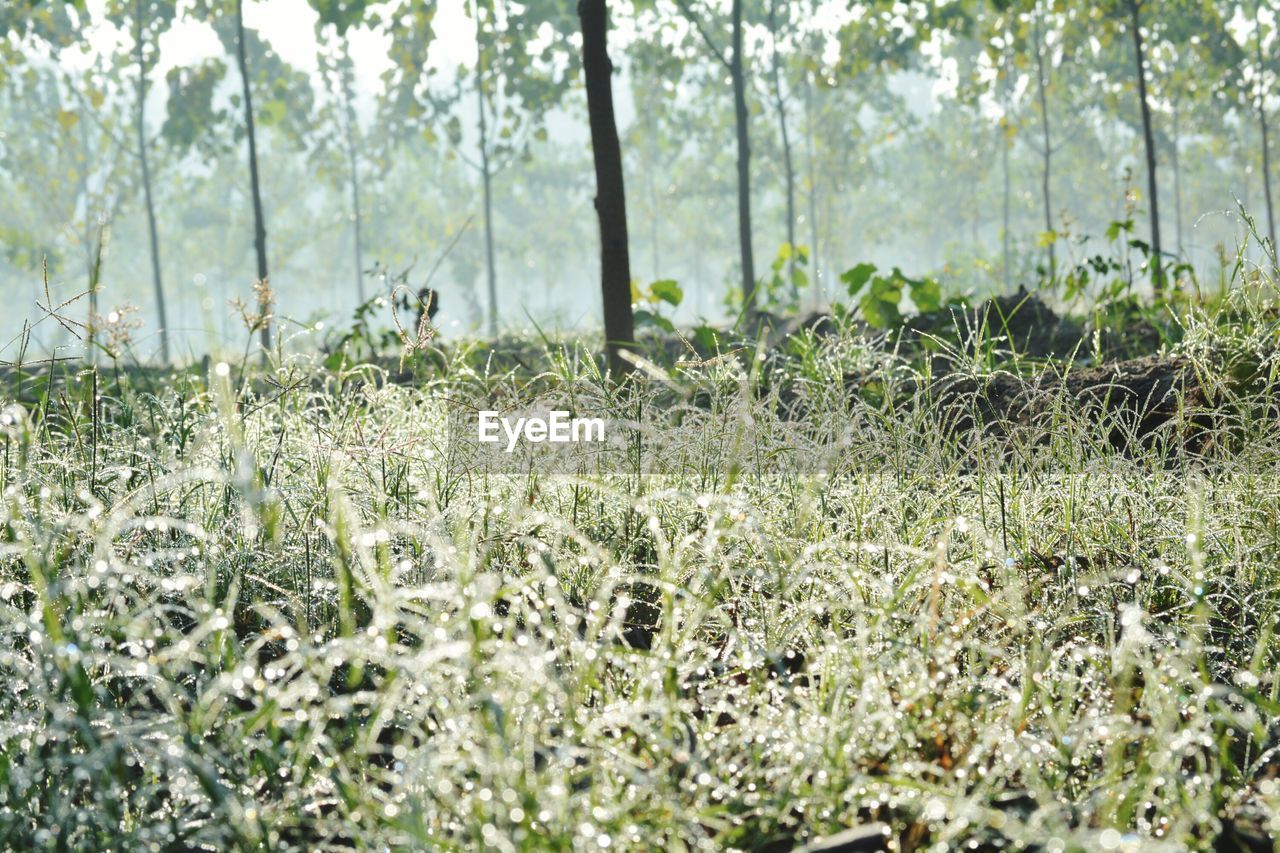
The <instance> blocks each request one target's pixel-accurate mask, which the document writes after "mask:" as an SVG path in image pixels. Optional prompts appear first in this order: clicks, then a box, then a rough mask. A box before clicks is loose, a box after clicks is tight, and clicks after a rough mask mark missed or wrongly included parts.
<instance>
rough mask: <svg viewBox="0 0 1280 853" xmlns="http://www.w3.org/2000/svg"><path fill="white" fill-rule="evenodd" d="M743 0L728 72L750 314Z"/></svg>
mask: <svg viewBox="0 0 1280 853" xmlns="http://www.w3.org/2000/svg"><path fill="white" fill-rule="evenodd" d="M742 37H743V33H742V0H733V48H732V51H731V53H730V55H729V76H730V77H731V78H732V80H733V116H734V125H735V128H736V130H737V136H738V250H739V252H740V253H741V255H742V304H743V310H744V313H746V314H750V313H751V312H752V310H754V308H755V304H756V266H755V259H754V257H753V255H752V252H751V136H750V130H749V127H748V124H747V121H748V118H749V114H748V112H747V80H746V72H745V71H744V70H743V61H744V57H743V52H744V48H743V44H742Z"/></svg>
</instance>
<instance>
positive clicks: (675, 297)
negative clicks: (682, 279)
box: [649, 278, 684, 307]
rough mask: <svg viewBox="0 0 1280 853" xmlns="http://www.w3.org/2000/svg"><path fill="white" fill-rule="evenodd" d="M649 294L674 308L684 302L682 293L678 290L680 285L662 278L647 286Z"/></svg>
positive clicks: (672, 280)
mask: <svg viewBox="0 0 1280 853" xmlns="http://www.w3.org/2000/svg"><path fill="white" fill-rule="evenodd" d="M649 292H650V293H651V294H653V296H654V298H656V299H661V300H662V301H663V302H666V303H667V304H669V305H672V306H675V307H679V305H680V303H681V302H683V301H684V291H683V290H681V289H680V285H678V284H676V282H675V279H670V278H664V279H660V280H658V281H655V282H654V283H653V284H651V285H649Z"/></svg>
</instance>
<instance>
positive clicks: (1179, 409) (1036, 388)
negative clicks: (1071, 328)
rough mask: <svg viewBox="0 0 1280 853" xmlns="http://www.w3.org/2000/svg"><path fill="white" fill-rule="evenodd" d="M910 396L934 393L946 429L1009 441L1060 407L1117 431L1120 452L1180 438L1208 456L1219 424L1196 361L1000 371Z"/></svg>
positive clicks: (948, 379) (919, 389) (1113, 437)
mask: <svg viewBox="0 0 1280 853" xmlns="http://www.w3.org/2000/svg"><path fill="white" fill-rule="evenodd" d="M907 390H908V391H909V392H910V393H922V394H928V395H929V397H930V401H929V402H930V403H931V406H930V408H931V409H932V410H933V411H934V412H936V414H937V417H938V418H939V420H940V422H941V424H942V426H943V427H944V429H947V430H948V431H949V432H952V433H958V432H966V431H969V430H972V429H974V428H975V427H978V428H980V429H981V430H982V431H983V432H986V433H997V434H1009V433H1012V432H1013V431H1015V430H1017V429H1018V428H1020V427H1029V426H1032V425H1035V424H1043V423H1044V422H1045V421H1046V419H1048V418H1051V417H1054V416H1055V415H1056V414H1057V413H1058V412H1059V407H1061V406H1066V407H1067V408H1068V409H1069V410H1071V411H1073V412H1075V413H1076V414H1079V415H1081V416H1083V417H1085V418H1089V419H1092V420H1095V421H1101V422H1105V423H1107V424H1109V425H1110V427H1111V428H1110V430H1109V437H1110V441H1111V444H1112V446H1113V447H1115V448H1116V449H1118V450H1129V449H1132V448H1134V445H1135V443H1136V444H1138V445H1142V446H1147V445H1149V444H1150V442H1151V441H1153V440H1155V439H1156V438H1157V437H1158V436H1160V435H1162V434H1166V433H1170V432H1171V431H1172V432H1173V433H1176V434H1177V435H1178V436H1180V437H1181V438H1182V440H1183V441H1184V442H1186V443H1187V444H1188V445H1189V446H1192V447H1195V448H1199V449H1203V448H1204V443H1205V441H1206V434H1207V433H1208V432H1209V431H1210V430H1211V427H1212V425H1211V424H1209V423H1207V422H1206V419H1207V410H1208V407H1209V403H1210V394H1209V391H1208V389H1207V388H1206V387H1205V386H1204V385H1203V384H1202V382H1201V379H1200V377H1199V375H1198V374H1197V372H1196V370H1195V368H1194V365H1193V364H1192V362H1191V361H1190V360H1189V359H1186V358H1183V357H1178V356H1144V357H1142V358H1135V359H1128V360H1125V361H1116V362H1111V363H1108V364H1104V365H1100V366H1097V367H1085V368H1074V369H1066V370H1064V371H1063V372H1058V371H1055V370H1046V371H1044V372H1043V373H1041V374H1039V375H1038V376H1036V377H1034V378H1023V377H1019V376H1016V375H1014V374H1011V373H1005V372H998V373H993V374H991V375H989V376H982V377H975V376H968V375H962V374H959V373H953V374H951V375H949V376H945V377H943V378H942V379H940V380H935V381H934V382H933V383H931V384H929V385H927V386H926V385H923V384H914V383H912V384H910V385H909V387H908V389H907Z"/></svg>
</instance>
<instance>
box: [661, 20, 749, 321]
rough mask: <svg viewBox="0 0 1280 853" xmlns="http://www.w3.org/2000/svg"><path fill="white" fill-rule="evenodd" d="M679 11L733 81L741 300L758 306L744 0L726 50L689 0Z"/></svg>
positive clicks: (732, 24) (747, 307) (746, 306)
mask: <svg viewBox="0 0 1280 853" xmlns="http://www.w3.org/2000/svg"><path fill="white" fill-rule="evenodd" d="M676 5H677V6H679V7H680V11H681V12H683V13H684V16H685V17H686V18H688V19H689V21H690V22H691V23H692V24H693V26H694V28H695V29H696V30H697V31H698V34H699V35H700V36H701V37H702V40H703V41H704V42H705V43H706V46H707V49H708V50H710V51H711V55H712V56H713V57H715V59H716V61H718V62H719V63H720V64H721V65H723V66H724V67H725V68H726V69H727V70H728V72H729V80H730V82H731V83H732V85H733V121H734V132H735V136H736V139H737V146H738V253H739V256H740V258H741V262H742V303H743V309H744V312H745V313H750V312H751V310H752V309H753V308H754V307H755V296H756V293H755V291H756V267H755V256H754V255H753V253H752V250H751V130H750V126H749V124H748V119H749V117H750V113H749V112H748V110H747V80H746V63H745V60H744V57H743V50H744V48H743V24H742V0H733V9H732V13H731V35H730V48H729V52H728V54H726V53H725V52H724V51H723V50H721V49H720V47H719V46H718V45H717V44H716V41H715V39H714V38H713V37H712V36H711V32H710V31H709V30H708V29H707V28H706V27H705V26H703V23H702V20H701V19H700V18H699V17H698V16H697V15H696V14H694V12H693V10H692V9H691V8H690V7H689V4H688V2H687V0H676Z"/></svg>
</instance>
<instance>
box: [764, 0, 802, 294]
mask: <svg viewBox="0 0 1280 853" xmlns="http://www.w3.org/2000/svg"><path fill="white" fill-rule="evenodd" d="M769 32H770V34H771V35H772V36H773V99H774V104H775V106H776V107H777V110H778V132H779V135H780V136H781V138H782V171H783V175H784V176H785V178H786V190H787V246H788V247H789V248H790V254H789V255H788V258H787V281H788V283H790V285H791V296H792V298H794V299H798V298H799V297H800V291H799V288H797V286H796V252H795V249H796V170H795V165H794V164H793V163H792V160H791V135H790V133H788V131H787V100H786V98H785V97H784V96H783V94H782V57H781V52H780V51H779V50H778V0H769Z"/></svg>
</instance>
